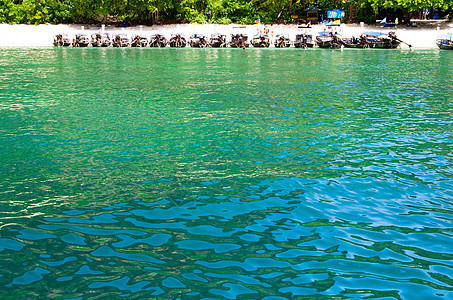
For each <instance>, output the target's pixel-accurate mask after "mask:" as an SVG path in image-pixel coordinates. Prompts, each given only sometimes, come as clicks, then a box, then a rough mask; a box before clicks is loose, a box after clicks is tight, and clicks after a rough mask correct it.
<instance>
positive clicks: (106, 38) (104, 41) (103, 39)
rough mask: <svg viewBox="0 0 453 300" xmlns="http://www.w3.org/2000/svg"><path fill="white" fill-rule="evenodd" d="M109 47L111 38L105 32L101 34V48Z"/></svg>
mask: <svg viewBox="0 0 453 300" xmlns="http://www.w3.org/2000/svg"><path fill="white" fill-rule="evenodd" d="M110 45H112V38H111V37H110V34H109V33H107V32H102V33H101V47H109V46H110Z"/></svg>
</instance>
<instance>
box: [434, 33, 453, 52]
mask: <svg viewBox="0 0 453 300" xmlns="http://www.w3.org/2000/svg"><path fill="white" fill-rule="evenodd" d="M436 44H437V47H439V49H444V50H453V34H451V33H448V34H444V35H443V36H442V37H441V38H440V39H437V40H436Z"/></svg>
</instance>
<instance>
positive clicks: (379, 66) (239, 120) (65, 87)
mask: <svg viewBox="0 0 453 300" xmlns="http://www.w3.org/2000/svg"><path fill="white" fill-rule="evenodd" d="M452 66H453V53H451V52H448V51H434V50H431V51H401V50H382V51H379V50H345V51H343V52H341V51H335V50H334V51H332V50H318V49H313V50H300V49H247V50H245V51H244V50H240V49H203V50H201V49H190V48H189V49H94V48H88V49H51V48H49V49H2V50H1V52H0V121H1V127H0V147H1V152H0V166H1V167H0V172H1V173H0V175H1V181H0V208H1V209H0V227H1V231H0V234H1V236H0V298H2V299H20V298H22V299H38V298H39V299H40V298H54V299H100V298H101V299H116V298H121V299H123V298H126V299H127V298H131V299H135V298H136V299H149V298H157V299H268V300H270V299H292V298H300V299H447V298H453V276H452V274H453V262H452V259H453V242H452V241H453V240H452V238H453V237H452V235H453V233H452V229H453V226H452V219H453V207H452V200H453V192H452V190H453V162H452V160H453V153H452V148H453V126H452V125H453V124H452V123H453V118H452V114H453V100H452V99H453V89H452V87H453V71H452Z"/></svg>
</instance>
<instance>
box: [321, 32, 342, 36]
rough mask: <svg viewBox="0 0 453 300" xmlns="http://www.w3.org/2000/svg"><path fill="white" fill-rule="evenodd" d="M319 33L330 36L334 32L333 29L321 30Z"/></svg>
mask: <svg viewBox="0 0 453 300" xmlns="http://www.w3.org/2000/svg"><path fill="white" fill-rule="evenodd" d="M318 33H319V35H322V36H328V35H331V34H334V33H333V32H331V31H320V32H318ZM335 34H337V33H335Z"/></svg>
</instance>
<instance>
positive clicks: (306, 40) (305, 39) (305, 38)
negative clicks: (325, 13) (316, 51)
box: [294, 33, 315, 48]
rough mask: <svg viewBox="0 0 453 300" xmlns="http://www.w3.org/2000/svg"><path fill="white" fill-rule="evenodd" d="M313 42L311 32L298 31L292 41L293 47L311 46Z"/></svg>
mask: <svg viewBox="0 0 453 300" xmlns="http://www.w3.org/2000/svg"><path fill="white" fill-rule="evenodd" d="M314 45H315V43H314V42H313V38H312V35H311V34H306V33H300V34H296V40H295V41H294V47H296V48H313V46H314Z"/></svg>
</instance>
